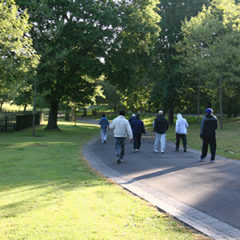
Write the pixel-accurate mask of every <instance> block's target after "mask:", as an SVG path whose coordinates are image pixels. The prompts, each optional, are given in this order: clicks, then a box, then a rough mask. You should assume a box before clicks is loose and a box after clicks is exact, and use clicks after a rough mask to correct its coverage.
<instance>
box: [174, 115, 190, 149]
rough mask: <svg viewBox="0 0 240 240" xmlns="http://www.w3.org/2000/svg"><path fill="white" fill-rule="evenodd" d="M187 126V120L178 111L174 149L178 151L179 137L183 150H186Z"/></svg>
mask: <svg viewBox="0 0 240 240" xmlns="http://www.w3.org/2000/svg"><path fill="white" fill-rule="evenodd" d="M187 128H188V122H187V120H186V119H185V118H183V117H182V115H181V114H180V113H178V115H177V121H176V127H175V132H176V151H179V144H180V139H182V143H183V151H184V152H186V151H187Z"/></svg>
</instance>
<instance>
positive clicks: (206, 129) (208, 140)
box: [200, 108, 217, 163]
mask: <svg viewBox="0 0 240 240" xmlns="http://www.w3.org/2000/svg"><path fill="white" fill-rule="evenodd" d="M216 130H217V118H216V117H215V116H214V115H213V110H212V109H211V108H207V109H206V116H205V117H204V118H203V119H202V122H201V129H200V137H201V139H202V155H201V157H200V161H201V162H204V161H205V158H206V156H207V152H208V145H209V146H210V151H211V163H214V162H215V154H216V147H217V144H216Z"/></svg>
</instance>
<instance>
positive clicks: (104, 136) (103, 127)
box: [99, 114, 109, 143]
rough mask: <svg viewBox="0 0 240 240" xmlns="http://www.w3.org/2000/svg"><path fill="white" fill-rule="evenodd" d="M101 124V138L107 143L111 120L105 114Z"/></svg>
mask: <svg viewBox="0 0 240 240" xmlns="http://www.w3.org/2000/svg"><path fill="white" fill-rule="evenodd" d="M99 125H100V126H101V140H102V143H107V129H108V126H109V121H108V119H107V118H106V116H105V114H103V115H102V118H101V119H100V121H99Z"/></svg>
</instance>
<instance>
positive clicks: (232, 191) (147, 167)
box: [83, 133, 240, 240]
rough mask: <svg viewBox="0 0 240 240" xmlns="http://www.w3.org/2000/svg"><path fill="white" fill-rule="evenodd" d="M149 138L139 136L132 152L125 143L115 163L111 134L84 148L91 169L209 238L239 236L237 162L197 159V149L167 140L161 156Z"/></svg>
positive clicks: (239, 174) (239, 168) (239, 167)
mask: <svg viewBox="0 0 240 240" xmlns="http://www.w3.org/2000/svg"><path fill="white" fill-rule="evenodd" d="M153 142H154V137H153V136H143V138H142V147H141V149H140V151H139V152H137V153H134V152H133V147H132V144H131V143H130V142H129V140H128V141H126V155H125V158H124V162H123V163H121V164H117V161H116V158H115V156H114V152H113V148H114V138H113V136H112V134H111V133H110V134H109V138H108V142H107V143H106V144H102V143H101V142H100V137H97V138H95V139H92V140H91V141H90V142H89V143H88V144H87V145H85V147H84V148H83V155H84V156H85V158H86V159H87V160H88V161H89V162H90V164H91V165H92V167H93V168H95V169H96V170H97V171H99V172H100V173H102V174H103V175H104V176H106V177H107V178H111V179H113V180H114V181H116V182H117V183H118V184H120V185H122V187H123V188H125V189H127V190H129V191H131V192H133V193H134V194H136V195H138V196H139V197H141V198H143V199H145V200H147V201H149V202H151V203H152V204H153V205H155V206H156V207H158V208H160V209H162V210H164V211H166V212H168V213H170V214H171V215H173V216H175V217H176V218H178V219H179V220H181V221H183V222H185V223H187V224H189V225H190V226H192V227H194V228H195V229H197V230H199V231H200V232H202V233H204V234H206V235H208V236H210V237H211V238H213V239H217V240H221V239H232V240H233V239H239V240H240V161H236V160H230V159H227V158H223V157H217V158H216V163H215V164H211V163H209V156H208V161H206V162H204V163H200V162H199V160H198V159H199V156H200V152H199V151H195V150H188V152H186V153H184V152H183V151H182V150H180V151H179V152H175V146H174V144H172V143H167V145H166V150H165V153H164V154H161V153H154V152H153Z"/></svg>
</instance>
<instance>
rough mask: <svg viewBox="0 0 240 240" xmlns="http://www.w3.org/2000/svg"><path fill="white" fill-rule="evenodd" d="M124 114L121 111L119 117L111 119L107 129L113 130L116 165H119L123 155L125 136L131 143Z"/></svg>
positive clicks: (131, 138) (130, 131)
mask: <svg viewBox="0 0 240 240" xmlns="http://www.w3.org/2000/svg"><path fill="white" fill-rule="evenodd" d="M124 115H125V112H124V110H121V111H120V112H119V116H118V117H116V118H115V119H113V121H112V122H111V123H110V125H109V128H110V129H113V134H114V138H115V148H114V151H115V155H116V157H117V163H118V164H120V163H121V162H122V161H123V160H122V159H123V157H124V154H125V139H126V137H127V135H128V136H129V138H130V141H131V142H132V141H133V133H132V129H131V126H130V123H129V121H128V120H127V119H126V118H125V117H124Z"/></svg>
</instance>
